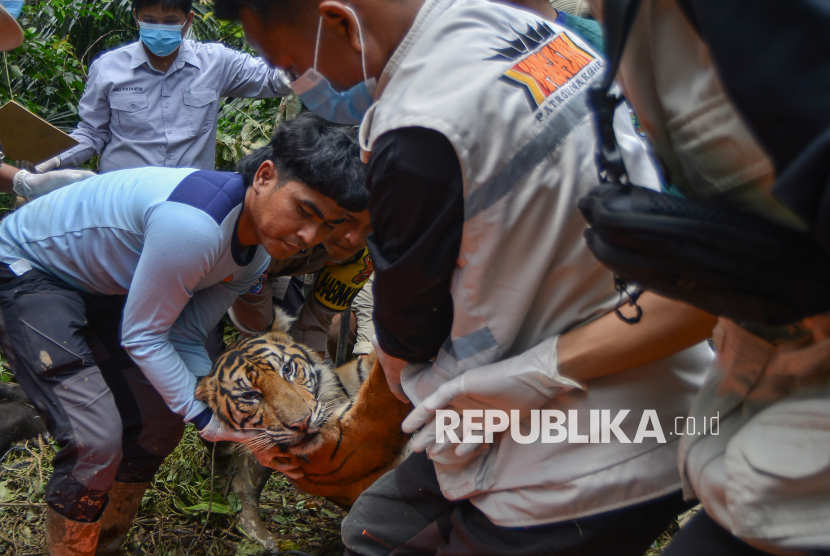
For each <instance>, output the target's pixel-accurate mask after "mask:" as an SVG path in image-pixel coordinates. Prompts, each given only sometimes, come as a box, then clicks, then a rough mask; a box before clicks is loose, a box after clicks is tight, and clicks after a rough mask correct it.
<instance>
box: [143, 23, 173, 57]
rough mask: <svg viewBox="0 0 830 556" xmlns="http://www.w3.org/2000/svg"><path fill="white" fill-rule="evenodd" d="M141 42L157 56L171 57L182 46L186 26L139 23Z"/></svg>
mask: <svg viewBox="0 0 830 556" xmlns="http://www.w3.org/2000/svg"><path fill="white" fill-rule="evenodd" d="M138 27H139V36H140V37H141V42H143V43H144V44H145V45H147V48H149V49H150V52H152V53H153V54H155V55H156V56H162V57H163V56H169V55H170V54H172V53H173V52H175V50H176V49H177V48H179V45H180V44H182V27H184V25H164V24H161V23H143V22H141V21H139V22H138Z"/></svg>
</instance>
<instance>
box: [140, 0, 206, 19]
mask: <svg viewBox="0 0 830 556" xmlns="http://www.w3.org/2000/svg"><path fill="white" fill-rule="evenodd" d="M159 4H161V9H163V10H164V11H165V12H178V11H181V12H184V13H185V15H187V14H189V13H190V11H191V10H192V9H193V0H133V9H134V10H135V13H138V12H140V11H141V10H143V9H144V8H152V7H153V6H158V5H159Z"/></svg>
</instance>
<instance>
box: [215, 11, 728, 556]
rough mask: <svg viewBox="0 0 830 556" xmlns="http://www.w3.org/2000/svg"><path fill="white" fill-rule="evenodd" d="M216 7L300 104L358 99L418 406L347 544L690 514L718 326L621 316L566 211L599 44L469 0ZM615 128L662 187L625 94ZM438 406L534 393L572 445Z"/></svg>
mask: <svg viewBox="0 0 830 556" xmlns="http://www.w3.org/2000/svg"><path fill="white" fill-rule="evenodd" d="M215 14H216V15H217V17H222V18H230V19H239V20H241V21H242V23H243V26H244V28H245V31H246V36H247V38H248V41H249V42H250V44H251V45H252V46H253V47H254V48H256V49H257V50H258V51H259V52H260V53H261V54H262V55H263V57H264V58H265V59H267V60H268V61H269V62H270V63H271V64H273V65H276V66H279V67H283V68H285V69H286V70H288V71H289V72H291V73H293V74H294V75H295V76H299V77H298V78H297V79H296V80H295V81H294V82H292V84H291V86H292V88H294V90H295V91H297V92H299V93H301V98H303V94H307V93H308V92H309V91H316V92H318V93H320V94H323V95H324V96H325V98H326V101H325V102H314V103H312V106H313V107H312V110H315V111H317V113H318V114H321V113H322V112H325V113H326V114H328V115H329V117H332V118H337V117H338V114H341V113H344V112H345V110H343V111H338V110H337V109H336V108H337V107H338V106H340V105H341V104H343V106H346V105H348V106H350V107H353V106H355V105H356V104H357V103H356V102H354V101H355V99H356V98H357V97H358V96H359V95H360V94H362V93H361V92H362V91H370V92H371V94H372V97H373V100H374V104H373V105H372V107H371V108H369V110H368V112H367V113H366V115H365V117H364V119H363V123H362V129H361V142H362V145H361V146H362V148H363V149H364V151H365V152H364V155H365V158H366V159H368V161H369V178H368V183H367V186H368V188H369V190H370V201H369V211H370V216H371V224H372V229H373V230H374V233H373V234H372V235H371V236H369V239H368V244H369V249H370V251H371V255H372V259H373V261H374V263H375V269H376V274H375V284H374V293H375V315H374V320H375V326H376V333H377V347H378V355H379V358H380V360H381V362H382V364H383V367H384V371H385V372H386V374H387V380H388V381H389V383H390V387H391V388H392V389H393V391H397V394H398V395H399V396H401V397H404V396H405V397H407V398H408V399H409V400H411V401H412V402H413V404H414V405H415V406H416V409H415V410H414V411H413V413H412V414H411V415H410V417H409V418H408V419H407V421H406V422H405V423H404V428H405V430H409V431H411V430H414V429H417V428H419V427H421V426H422V425H426V426H424V427H423V429H422V430H421V432H419V434H418V435H417V436H416V437H415V441H414V445H415V449H416V453H414V454H413V455H412V456H410V457H409V458H407V460H406V461H405V462H404V463H403V464H402V465H401V466H400V467H398V468H397V469H396V470H395V471H393V472H391V473H389V474H387V475H385V476H384V477H383V478H381V479H380V480H379V481H377V482H376V483H375V484H374V485H372V487H370V488H369V490H367V491H366V492H365V493H364V494H363V495H362V496H361V497H360V499H359V500H358V501H357V503H356V504H355V506H354V507H353V508H352V510H351V512H350V514H349V515H348V517H347V518H346V519H345V520H344V522H343V540H344V543H345V545H346V547H347V550H346V553H347V554H371V555H375V554H436V553H440V554H450V553H452V554H470V555H472V554H476V555H485V554H511V555H512V554H516V555H518V554H526V555H538V554H557V555H568V556H573V555H581V556H582V555H586V556H587V555H603V556H605V555H608V554H614V555H615V556H640V555H641V554H642V553H643V552H644V551H645V550H646V549H647V548H648V546H649V545H650V544H651V542H652V541H653V540H654V538H656V537H657V536H658V535H659V534H660V533H661V532H662V530H663V529H664V528H665V527H666V525H668V523H669V522H670V521H671V519H672V518H673V517H674V516H676V515H677V513H679V512H680V511H681V510H682V508H683V504H682V502H681V497H680V494H679V491H680V488H681V482H680V477H679V474H678V471H677V463H676V461H677V459H676V458H677V440H678V438H679V437H678V436H675V435H674V434H673V431H674V430H675V429H674V425H675V422H676V420H677V419H682V418H683V417H684V416H685V415H686V413H687V410H688V408H689V405H690V402H691V399H692V397H693V396H694V394H695V392H696V391H697V389H698V388H699V385H700V383H701V380H702V374H703V372H704V370H705V368H706V367H707V365H708V364H709V362H710V359H711V354H710V352H709V349H708V348H707V347H706V346H705V345H703V344H699V342H700V341H701V340H702V339H703V338H705V337H707V336H708V335H709V333H710V332H711V326H712V320H711V319H710V318H708V316H706V315H702V314H700V313H699V312H695V311H693V310H690V309H688V308H686V307H683V306H680V305H679V304H676V303H671V302H665V301H663V300H660V299H658V298H655V297H653V296H652V297H644V298H641V303H640V305H641V306H642V309H643V312H644V316H643V319H642V321H641V322H640V324H639V325H637V326H628V325H626V324H624V323H623V322H622V321H620V320H618V319H617V317H616V316H615V315H614V314H613V311H614V308H615V305H616V304H617V301H618V298H619V297H620V295H619V294H618V293H617V292H615V289H614V280H613V277H612V275H611V274H610V273H609V272H608V271H607V270H605V269H604V268H603V267H601V266H600V265H599V263H597V262H596V261H595V260H594V258H593V257H592V255H591V254H590V252H589V251H588V249H587V248H586V246H585V244H584V241H583V239H582V232H583V230H584V228H585V222H584V220H583V219H582V217H581V215H580V214H579V211H578V210H577V200H578V199H579V198H580V197H581V196H582V195H583V194H585V193H586V192H587V191H588V190H589V189H590V188H591V187H593V186H594V185H596V184H597V180H598V177H597V176H598V172H599V169H598V168H597V166H596V162H595V157H594V152H595V146H596V145H595V138H594V132H593V128H592V123H591V118H590V110H589V108H588V106H587V105H586V95H585V92H586V90H587V89H588V87H590V86H591V85H592V84H594V83H596V82H597V81H598V80H599V78H600V75H601V73H602V70H603V68H604V66H605V64H604V61H603V60H602V58H601V57H600V56H599V55H598V54H597V53H596V52H595V51H594V50H593V49H592V47H591V46H590V45H589V44H587V43H586V42H585V41H584V40H582V39H581V38H580V36H579V35H578V34H577V33H575V32H574V31H572V30H571V29H569V28H568V27H566V26H565V18H564V17H561V18H560V17H557V18H556V20H545V19H543V18H542V17H541V16H539V15H535V14H533V13H530V12H528V11H522V10H518V9H515V8H513V7H508V6H505V5H501V4H496V3H490V2H487V1H484V0H351V1H349V2H347V3H343V2H341V1H339V0H324V1H319V0H315V1H302V0H283V1H281V2H269V1H265V0H217V1H216V2H215ZM323 76H325V77H323ZM329 84H330V85H331V87H328V86H329ZM325 91H327V92H325ZM335 91H344V92H342V93H336V92H335ZM315 98H317V100H319V98H320V97H315ZM615 125H616V128H617V133H618V135H619V136H620V137H621V142H622V143H623V144H624V150H625V151H626V152H625V155H624V156H625V159H626V160H625V161H626V166H627V167H628V168H631V169H632V171H633V172H634V174H635V176H633V179H635V180H636V181H637V183H650V184H652V185H653V186H655V187H656V186H657V177H656V174H655V172H654V170H653V168H652V166H651V164H650V162H649V160H648V157H647V156H646V153H645V148H644V145H643V144H642V143H641V142H640V140H639V138H638V137H637V136H636V134H635V133H634V130H633V127H632V125H631V118H630V115H629V113H628V111H627V109H625V108H623V109H621V110H620V111H619V112H618V114H617V118H616V121H615ZM586 323H590V324H589V325H587V326H582V325H585V324H586ZM578 327H579V328H578ZM566 333H567V334H566ZM560 335H561V338H560ZM444 408H447V409H453V410H456V411H459V412H460V411H461V410H463V409H490V410H500V411H504V412H505V413H506V414H510V412H511V411H513V410H518V411H519V416H520V417H521V421H520V422H519V423H520V425H521V426H516V427H515V428H516V429H518V430H520V431H523V433H524V434H531V435H532V427H533V424H532V423H533V420H534V416H535V418H537V420H538V415H539V412H538V410H548V412H547V414H548V415H550V414H551V411H550V410H561V411H562V412H564V413H563V414H565V413H566V414H567V418H568V419H569V422H568V423H567V425H565V429H568V430H567V431H566V432H567V435H568V436H569V437H570V439H569V440H565V441H562V440H563V439H562V438H561V437H560V440H559V441H558V442H556V443H550V442H543V441H542V440H539V439H538V434H537V440H536V441H532V442H530V443H522V442H521V441H517V439H516V435H515V434H511V432H510V431H509V430H508V431H504V432H499V433H496V434H494V435H493V442H491V443H482V444H463V443H462V444H458V445H455V444H448V443H446V442H445V443H441V442H438V441H437V439H436V438H435V427H434V426H433V425H432V423H434V421H433V420H432V417H433V414H434V413H435V411H436V410H438V409H444ZM534 410H537V411H536V413H531V412H532V411H534ZM603 415H604V416H605V417H603ZM620 415H623V417H620ZM626 415H627V417H626ZM592 417H594V424H593V425H592V424H591V418H592ZM602 419H605V421H602ZM612 420H613V421H612ZM603 422H604V423H605V424H604V425H603V424H602V423H603ZM612 423H613V424H612ZM528 431H530V433H529V432H528ZM548 432H550V431H548ZM537 433H538V427H537ZM470 447H472V448H475V449H472V450H471V449H469V448H470ZM424 451H425V452H426V453H424ZM427 455H428V456H429V458H427Z"/></svg>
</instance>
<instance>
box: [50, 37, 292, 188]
mask: <svg viewBox="0 0 830 556" xmlns="http://www.w3.org/2000/svg"><path fill="white" fill-rule="evenodd" d="M288 81H289V79H288V77H287V76H286V74H285V72H284V71H282V70H279V69H274V68H271V67H269V66H268V64H266V63H265V62H264V61H262V60H261V59H259V58H254V57H253V56H250V55H248V54H245V53H243V52H239V51H236V50H233V49H231V48H228V47H226V46H224V45H221V44H218V43H200V42H195V41H190V40H185V41H183V42H182V44H181V46H180V47H179V53H178V55H177V56H176V59H175V60H174V61H173V64H172V65H171V66H170V68H169V69H168V70H167V73H162V72H161V71H158V70H156V69H154V68H153V66H152V64H151V63H150V61H149V59H148V58H147V53H146V52H145V50H144V47H143V46H142V45H141V42H140V41H139V42H135V43H131V44H128V45H126V46H123V47H121V48H118V49H116V50H113V51H111V52H107V53H105V54H102V55H101V56H100V57H99V58H98V59H96V60H95V61H94V62H93V63H92V66H91V67H90V69H89V81H88V82H87V85H86V89H85V90H84V95H83V97H81V101H80V103H79V104H78V115H79V116H80V117H81V123H80V124H78V128H77V129H76V130H75V131H74V132H72V138H74V139H76V140H77V141H78V142H79V144H78V145H77V146H76V147H73V148H72V149H70V150H68V151H66V152H65V153H63V154H61V155H60V158H61V166H62V167H71V166H77V165H79V164H82V163H83V162H85V161H87V160H89V159H90V158H91V157H92V156H94V155H96V154H98V153H101V160H100V162H99V167H100V170H101V172H102V173H104V172H112V171H114V170H123V169H125V168H139V167H143V166H166V167H168V168H185V167H186V168H199V169H201V170H213V168H214V164H215V158H216V125H217V117H218V113H219V100H220V99H221V98H222V97H244V98H273V97H280V96H285V95H288V94H290V93H291V89H290V88H289V87H288Z"/></svg>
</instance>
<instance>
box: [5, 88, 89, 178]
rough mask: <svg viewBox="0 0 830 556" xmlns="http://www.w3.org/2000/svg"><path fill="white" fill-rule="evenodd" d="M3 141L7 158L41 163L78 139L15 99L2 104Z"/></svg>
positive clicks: (75, 142)
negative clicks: (36, 114) (33, 112)
mask: <svg viewBox="0 0 830 556" xmlns="http://www.w3.org/2000/svg"><path fill="white" fill-rule="evenodd" d="M0 144H2V145H3V152H4V153H5V155H6V160H28V161H29V162H32V163H34V164H40V163H41V162H43V161H45V160H49V159H50V158H52V157H54V156H57V155H59V154H60V153H62V152H64V151H65V150H67V149H71V148H72V147H74V146H75V145H77V144H78V142H77V141H75V140H74V139H73V138H71V137H70V136H69V135H67V134H66V133H64V132H63V131H61V130H59V129H58V128H56V127H55V126H53V125H52V124H50V123H49V122H47V121H46V120H44V119H42V118H39V117H38V116H35V115H34V114H32V113H31V112H29V111H28V110H26V109H25V108H23V107H22V106H20V105H19V104H17V103H16V102H14V101H13V100H12V101H9V102H7V103H6V104H5V105H3V107H2V108H0Z"/></svg>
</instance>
